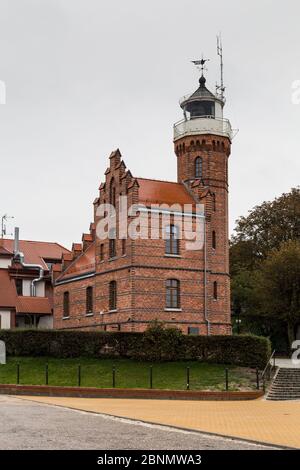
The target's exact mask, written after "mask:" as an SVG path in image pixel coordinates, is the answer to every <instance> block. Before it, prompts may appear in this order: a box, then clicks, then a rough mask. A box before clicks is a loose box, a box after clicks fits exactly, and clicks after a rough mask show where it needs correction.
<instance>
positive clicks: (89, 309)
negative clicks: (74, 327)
mask: <svg viewBox="0 0 300 470" xmlns="http://www.w3.org/2000/svg"><path fill="white" fill-rule="evenodd" d="M93 303H94V302H93V287H92V286H88V287H87V288H86V313H93Z"/></svg>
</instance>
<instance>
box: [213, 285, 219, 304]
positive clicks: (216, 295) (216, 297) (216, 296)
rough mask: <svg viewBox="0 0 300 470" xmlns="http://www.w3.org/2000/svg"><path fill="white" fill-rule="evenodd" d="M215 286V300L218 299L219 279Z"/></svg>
mask: <svg viewBox="0 0 300 470" xmlns="http://www.w3.org/2000/svg"><path fill="white" fill-rule="evenodd" d="M213 286H214V288H213V296H214V300H217V299H218V283H217V281H214V284H213Z"/></svg>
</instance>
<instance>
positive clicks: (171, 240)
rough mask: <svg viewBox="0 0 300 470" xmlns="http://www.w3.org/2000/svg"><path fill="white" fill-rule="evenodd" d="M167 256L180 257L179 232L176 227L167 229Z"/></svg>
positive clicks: (170, 226)
mask: <svg viewBox="0 0 300 470" xmlns="http://www.w3.org/2000/svg"><path fill="white" fill-rule="evenodd" d="M166 254H167V255H179V231H178V227H176V225H168V226H167V227H166Z"/></svg>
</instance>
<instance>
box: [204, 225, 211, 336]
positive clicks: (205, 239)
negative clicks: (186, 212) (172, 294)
mask: <svg viewBox="0 0 300 470" xmlns="http://www.w3.org/2000/svg"><path fill="white" fill-rule="evenodd" d="M203 220H204V250H203V256H204V318H205V321H206V323H207V335H210V322H209V319H208V312H207V236H206V217H205V218H204V219H203Z"/></svg>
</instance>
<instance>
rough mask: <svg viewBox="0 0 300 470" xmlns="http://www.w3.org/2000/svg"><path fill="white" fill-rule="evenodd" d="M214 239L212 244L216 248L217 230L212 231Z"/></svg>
mask: <svg viewBox="0 0 300 470" xmlns="http://www.w3.org/2000/svg"><path fill="white" fill-rule="evenodd" d="M211 239H212V241H211V245H212V247H213V249H214V250H215V249H216V246H217V239H216V232H215V230H213V231H212V237H211Z"/></svg>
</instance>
